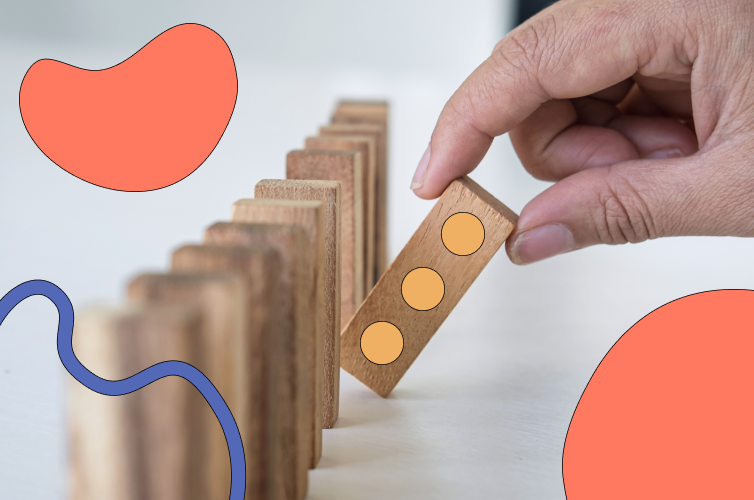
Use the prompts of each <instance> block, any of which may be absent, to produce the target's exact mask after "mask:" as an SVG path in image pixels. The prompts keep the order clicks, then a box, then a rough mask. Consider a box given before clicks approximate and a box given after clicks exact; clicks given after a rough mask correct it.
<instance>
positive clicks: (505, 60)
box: [490, 14, 559, 84]
mask: <svg viewBox="0 0 754 500" xmlns="http://www.w3.org/2000/svg"><path fill="white" fill-rule="evenodd" d="M557 32H558V25H557V21H556V18H555V16H554V15H552V14H545V15H541V16H537V17H536V18H534V19H532V20H531V21H529V22H527V23H525V24H524V25H522V26H520V27H519V28H517V29H516V30H514V31H513V32H511V33H510V34H509V35H508V36H507V37H505V38H504V39H503V40H501V41H500V42H499V43H498V44H497V46H496V47H495V50H494V51H493V53H492V56H491V57H490V60H491V63H492V66H493V68H495V69H496V71H498V72H500V73H503V74H504V76H505V77H507V78H513V79H514V80H517V81H524V82H526V83H527V84H531V83H532V80H534V81H536V80H537V78H536V76H537V75H538V74H539V73H540V71H541V70H542V68H543V66H547V65H548V64H549V62H548V59H547V56H548V55H552V54H557V52H558V51H557V50H551V49H556V48H557V47H553V44H556V43H558V40H559V37H558V33H557Z"/></svg>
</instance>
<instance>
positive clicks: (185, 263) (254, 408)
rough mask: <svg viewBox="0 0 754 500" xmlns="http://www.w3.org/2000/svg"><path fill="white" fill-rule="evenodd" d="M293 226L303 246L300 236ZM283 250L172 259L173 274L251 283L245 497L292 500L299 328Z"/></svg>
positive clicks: (233, 249)
mask: <svg viewBox="0 0 754 500" xmlns="http://www.w3.org/2000/svg"><path fill="white" fill-rule="evenodd" d="M291 231H294V229H291V228H282V229H281V232H289V233H290V232H291ZM295 231H297V232H298V244H300V245H303V233H302V232H301V230H299V229H296V230H295ZM281 238H282V236H281ZM290 238H296V236H295V235H294V236H291V237H290ZM281 253H282V252H279V251H278V250H277V249H276V248H273V247H271V246H266V245H255V246H251V245H246V246H217V245H185V246H183V247H181V248H179V249H177V250H176V251H175V252H173V257H172V268H173V271H175V272H191V273H234V274H237V275H238V276H240V277H241V278H242V279H243V280H244V283H245V284H246V286H245V288H246V294H245V298H244V309H245V313H246V314H245V320H244V324H245V335H244V336H243V341H244V346H243V348H242V352H241V355H242V359H243V365H242V367H241V369H242V370H243V371H244V372H245V373H244V376H243V379H242V380H241V381H240V382H239V383H241V384H242V385H243V386H244V387H245V396H246V397H245V400H244V401H245V403H246V409H245V411H244V412H243V413H245V415H243V418H242V419H239V418H236V422H237V424H238V427H239V431H241V436H242V439H243V442H244V454H245V458H246V496H247V498H262V499H269V500H279V499H289V498H292V497H286V496H284V493H285V491H284V490H283V489H282V488H281V486H282V483H283V482H286V483H288V484H293V488H294V489H295V488H296V487H300V486H301V485H300V483H299V481H300V477H299V476H298V475H297V471H296V468H295V463H293V464H291V461H290V459H289V452H290V444H289V443H290V442H291V441H294V436H293V433H294V429H293V427H294V424H293V421H294V417H293V415H294V414H295V411H296V407H295V405H294V403H293V400H292V398H290V397H287V396H289V395H288V393H287V392H286V389H287V387H288V385H289V384H287V383H286V382H289V381H290V380H291V378H293V377H294V373H295V372H294V371H293V369H292V368H291V366H290V363H289V362H287V361H290V360H291V359H292V358H291V356H290V351H289V350H286V348H287V347H289V344H290V343H292V342H293V341H294V339H293V336H294V331H293V327H292V325H291V324H290V322H289V321H286V313H287V312H288V311H286V309H285V306H286V305H287V304H288V303H290V302H291V299H290V298H289V294H290V290H286V289H285V288H284V285H285V283H283V281H284V278H285V277H286V274H288V273H286V269H290V263H287V266H286V265H284V264H286V263H284V262H283V260H284V259H283V257H284V256H283V255H281ZM167 359H169V358H167ZM205 406H206V405H205ZM287 452H288V453H287ZM286 459H287V460H286ZM303 487H305V483H304V486H303Z"/></svg>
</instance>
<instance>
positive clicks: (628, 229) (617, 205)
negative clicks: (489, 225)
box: [506, 153, 754, 264]
mask: <svg viewBox="0 0 754 500" xmlns="http://www.w3.org/2000/svg"><path fill="white" fill-rule="evenodd" d="M735 156H737V154H735V153H734V154H729V155H726V154H722V155H720V154H716V155H714V158H712V157H711V155H709V154H706V155H703V154H696V155H694V156H691V157H688V158H678V159H669V160H636V161H630V162H623V163H618V164H615V165H612V166H609V167H601V168H593V169H588V170H583V171H581V172H578V173H576V174H574V175H571V176H569V177H567V178H565V179H563V180H561V181H560V182H558V183H556V184H554V185H553V186H551V187H550V188H548V189H547V190H545V191H544V192H542V193H541V194H539V195H538V196H537V197H536V198H534V199H533V200H532V201H530V202H529V204H527V205H526V206H525V207H524V209H523V210H522V211H521V217H520V218H519V223H518V226H517V227H516V230H515V232H514V234H513V235H511V237H510V238H508V240H507V242H506V250H507V252H508V256H509V257H510V259H511V261H513V262H514V263H516V264H529V263H532V262H536V261H539V260H542V259H546V258H548V257H552V256H554V255H558V254H562V253H565V252H569V251H572V250H577V249H580V248H584V247H588V246H591V245H596V244H600V243H604V244H607V245H616V244H622V243H638V242H641V241H645V240H648V239H655V238H659V237H664V236H692V235H709V236H715V235H729V236H754V199H752V197H751V195H750V193H748V191H749V190H748V189H742V187H745V186H751V185H752V182H754V173H753V172H754V171H752V169H749V168H746V167H745V165H746V160H745V158H736V157H735ZM712 165H714V168H711V166H712Z"/></svg>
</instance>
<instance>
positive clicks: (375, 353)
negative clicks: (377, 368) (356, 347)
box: [361, 321, 403, 365]
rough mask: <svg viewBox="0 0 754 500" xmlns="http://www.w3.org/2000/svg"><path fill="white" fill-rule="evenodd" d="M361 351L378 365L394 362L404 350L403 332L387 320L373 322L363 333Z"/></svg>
mask: <svg viewBox="0 0 754 500" xmlns="http://www.w3.org/2000/svg"><path fill="white" fill-rule="evenodd" d="M361 352H362V353H364V356H366V358H367V359H368V360H369V361H371V362H372V363H374V364H376V365H387V364H389V363H392V362H393V361H395V360H396V359H398V357H399V356H400V355H401V353H402V352H403V334H402V333H401V331H400V330H398V327H396V326H395V325H394V324H392V323H388V322H387V321H378V322H376V323H372V324H371V325H369V326H368V327H366V329H365V330H364V333H362V334H361Z"/></svg>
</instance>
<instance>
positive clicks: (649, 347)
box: [563, 290, 754, 500]
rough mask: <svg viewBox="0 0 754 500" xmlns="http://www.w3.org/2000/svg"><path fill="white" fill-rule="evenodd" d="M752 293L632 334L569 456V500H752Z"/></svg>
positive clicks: (688, 307) (597, 375)
mask: <svg viewBox="0 0 754 500" xmlns="http://www.w3.org/2000/svg"><path fill="white" fill-rule="evenodd" d="M752 312H754V292H752V291H748V290H718V291H713V292H704V293H699V294H696V295H689V296H687V297H683V298H681V299H678V300H676V301H674V302H670V303H669V304H666V305H664V306H662V307H660V308H659V309H656V310H655V311H653V312H652V313H650V314H649V315H647V316H645V317H644V318H643V319H642V320H641V321H639V322H638V323H636V324H635V325H634V326H633V327H632V328H631V329H630V330H629V331H628V332H626V333H625V334H624V335H623V336H622V337H621V338H620V340H618V342H616V343H615V345H614V346H613V347H612V349H610V352H608V353H607V355H606V356H605V358H604V359H603V360H602V362H601V363H600V365H599V367H597V370H596V371H595V372H594V375H593V376H592V379H591V380H590V381H589V384H588V385H587V387H586V389H585V390H584V394H583V395H582V396H581V400H580V401H579V404H578V406H577V408H576V411H575V413H574V415H573V419H572V420H571V425H570V427H569V429H568V436H567V437H566V442H565V448H564V450H563V480H564V482H565V490H566V494H567V496H568V499H569V500H598V499H599V500H604V499H606V498H609V499H611V500H623V499H625V500H629V499H630V500H636V499H638V498H641V499H642V500H660V499H663V500H665V499H668V498H683V499H684V500H695V499H700V500H701V499H704V500H708V499H710V498H754V481H752V480H751V465H752V450H753V449H754V424H753V422H754V403H752V389H753V388H754V362H752V359H754V315H753V314H752Z"/></svg>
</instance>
